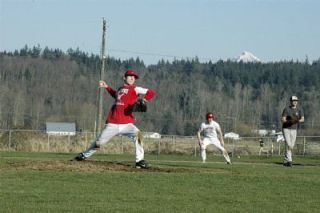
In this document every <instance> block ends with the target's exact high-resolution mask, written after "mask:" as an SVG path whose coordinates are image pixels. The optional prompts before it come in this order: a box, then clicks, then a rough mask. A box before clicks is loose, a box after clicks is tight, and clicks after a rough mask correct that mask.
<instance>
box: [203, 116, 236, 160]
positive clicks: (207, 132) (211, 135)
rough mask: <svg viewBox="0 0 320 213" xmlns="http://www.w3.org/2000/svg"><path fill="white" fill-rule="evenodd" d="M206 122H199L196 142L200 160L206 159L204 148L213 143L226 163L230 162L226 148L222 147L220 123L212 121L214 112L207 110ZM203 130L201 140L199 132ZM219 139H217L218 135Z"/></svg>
mask: <svg viewBox="0 0 320 213" xmlns="http://www.w3.org/2000/svg"><path fill="white" fill-rule="evenodd" d="M206 119H207V121H206V122H203V123H201V126H200V129H199V131H198V134H197V136H198V142H199V145H200V149H201V158H202V162H203V163H205V162H206V160H207V154H206V148H207V146H208V145H210V144H212V145H215V146H216V147H217V148H218V149H219V150H220V151H221V152H222V154H223V157H224V158H225V159H226V161H227V163H228V164H231V161H230V158H229V155H228V152H227V150H226V149H225V148H224V147H223V146H224V141H223V134H222V131H221V128H220V125H219V124H218V123H217V122H215V121H214V114H213V113H212V112H208V113H207V115H206ZM202 132H203V136H204V137H203V140H201V133H202ZM217 133H219V137H220V140H219V139H218V135H217Z"/></svg>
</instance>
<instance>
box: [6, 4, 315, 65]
mask: <svg viewBox="0 0 320 213" xmlns="http://www.w3.org/2000/svg"><path fill="white" fill-rule="evenodd" d="M319 11H320V1H318V0H277V1H276V0H259V1H258V0H0V51H14V50H16V49H18V50H20V49H21V48H23V47H24V46H25V45H28V46H29V47H33V46H37V45H40V47H41V48H44V47H46V46H47V47H49V48H52V49H56V48H59V49H61V50H63V51H67V50H68V49H69V48H72V49H76V48H79V49H80V50H81V51H84V52H87V53H89V54H91V53H93V54H97V55H99V54H100V49H101V40H102V18H104V19H105V20H106V22H107V32H106V54H107V55H108V56H111V57H115V58H120V59H122V60H126V59H128V58H136V57H139V58H140V59H142V60H143V61H144V62H145V63H146V64H147V65H150V64H156V63H157V62H158V61H159V60H160V59H164V60H168V61H172V60H174V59H178V60H180V59H192V58H194V57H198V58H199V60H200V61H201V62H208V61H209V60H211V61H213V62H214V61H217V60H219V59H222V60H227V59H234V58H236V57H238V56H239V55H240V54H241V53H242V52H244V51H249V52H251V53H253V54H254V55H255V56H257V57H258V58H259V59H260V60H261V61H262V62H271V61H283V60H298V61H305V60H306V58H308V60H309V61H314V60H318V59H319V58H320V23H319V21H320V12H319Z"/></svg>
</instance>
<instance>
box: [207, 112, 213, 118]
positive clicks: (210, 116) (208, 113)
mask: <svg viewBox="0 0 320 213" xmlns="http://www.w3.org/2000/svg"><path fill="white" fill-rule="evenodd" d="M206 118H207V119H209V118H212V119H214V114H213V112H207V115H206Z"/></svg>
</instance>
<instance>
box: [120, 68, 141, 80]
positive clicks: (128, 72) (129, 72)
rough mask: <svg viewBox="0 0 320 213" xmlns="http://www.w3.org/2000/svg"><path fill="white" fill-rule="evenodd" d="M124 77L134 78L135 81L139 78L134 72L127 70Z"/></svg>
mask: <svg viewBox="0 0 320 213" xmlns="http://www.w3.org/2000/svg"><path fill="white" fill-rule="evenodd" d="M124 76H125V77H127V76H134V77H135V78H136V79H138V78H139V76H138V75H137V73H136V72H135V71H134V70H127V72H126V73H125V74H124Z"/></svg>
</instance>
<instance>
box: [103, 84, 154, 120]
mask: <svg viewBox="0 0 320 213" xmlns="http://www.w3.org/2000/svg"><path fill="white" fill-rule="evenodd" d="M106 90H107V91H108V92H109V94H110V95H111V96H112V97H113V98H114V99H115V102H114V104H113V106H112V107H111V109H110V111H109V114H108V116H107V120H106V123H113V124H128V123H134V122H135V117H134V115H133V114H132V107H133V105H134V103H135V102H136V101H137V99H138V96H139V95H140V94H141V95H145V96H144V99H145V100H147V101H148V100H150V99H152V98H153V96H154V95H155V93H154V91H152V90H151V89H146V88H142V87H137V86H135V85H128V84H124V85H123V86H122V87H120V88H119V89H118V90H117V91H115V90H113V89H112V88H111V87H110V86H109V87H107V88H106Z"/></svg>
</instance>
